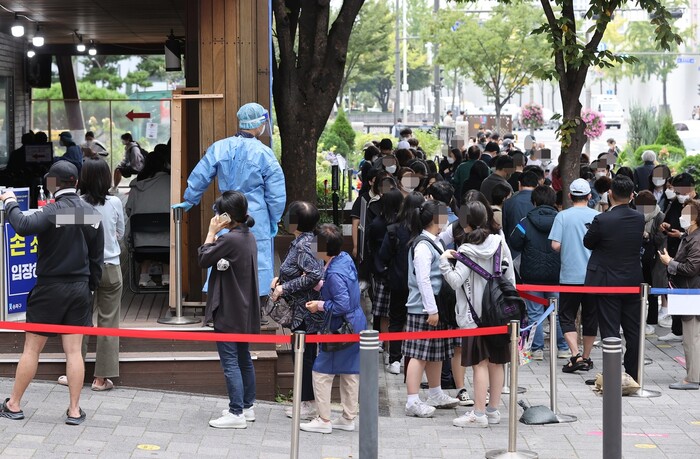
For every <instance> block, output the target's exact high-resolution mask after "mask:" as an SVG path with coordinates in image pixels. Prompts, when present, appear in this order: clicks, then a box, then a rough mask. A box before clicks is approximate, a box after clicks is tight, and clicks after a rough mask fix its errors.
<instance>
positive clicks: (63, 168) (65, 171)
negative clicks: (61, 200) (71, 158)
mask: <svg viewBox="0 0 700 459" xmlns="http://www.w3.org/2000/svg"><path fill="white" fill-rule="evenodd" d="M46 176H47V177H55V178H57V179H58V181H59V182H64V183H75V182H76V181H77V180H78V168H77V167H75V165H74V164H72V163H70V162H68V161H67V160H58V161H56V162H55V163H53V164H52V165H51V168H50V169H49V172H48V174H46Z"/></svg>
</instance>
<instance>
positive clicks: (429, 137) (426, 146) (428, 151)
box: [413, 129, 442, 159]
mask: <svg viewBox="0 0 700 459" xmlns="http://www.w3.org/2000/svg"><path fill="white" fill-rule="evenodd" d="M413 137H415V138H416V139H418V146H419V147H421V148H422V149H423V151H424V152H425V157H426V159H433V158H434V157H435V155H438V156H440V155H442V141H441V140H440V139H439V138H438V136H437V135H435V134H433V133H429V132H425V131H421V130H420V129H413Z"/></svg>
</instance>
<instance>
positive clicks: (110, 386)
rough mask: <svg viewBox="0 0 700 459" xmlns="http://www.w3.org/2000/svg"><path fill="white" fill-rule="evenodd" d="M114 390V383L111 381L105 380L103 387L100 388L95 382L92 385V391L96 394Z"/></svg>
mask: <svg viewBox="0 0 700 459" xmlns="http://www.w3.org/2000/svg"><path fill="white" fill-rule="evenodd" d="M113 388H114V383H113V382H112V380H111V379H105V383H104V384H103V385H101V386H98V385H97V384H95V383H94V382H93V383H92V390H94V391H96V392H102V391H106V390H111V389H113Z"/></svg>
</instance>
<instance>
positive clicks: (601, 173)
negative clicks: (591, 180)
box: [595, 172, 607, 179]
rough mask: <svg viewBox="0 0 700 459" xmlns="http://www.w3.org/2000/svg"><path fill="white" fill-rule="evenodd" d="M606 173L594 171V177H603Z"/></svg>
mask: <svg viewBox="0 0 700 459" xmlns="http://www.w3.org/2000/svg"><path fill="white" fill-rule="evenodd" d="M606 175H607V174H606V173H605V172H596V173H595V178H597V179H599V178H601V177H605V176H606Z"/></svg>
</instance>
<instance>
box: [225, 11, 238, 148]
mask: <svg viewBox="0 0 700 459" xmlns="http://www.w3.org/2000/svg"><path fill="white" fill-rule="evenodd" d="M225 3H226V8H225V15H226V18H230V19H229V21H228V22H227V23H226V53H225V54H226V98H225V99H224V104H225V105H226V113H227V115H228V116H227V117H226V132H227V133H228V135H231V133H235V132H236V131H237V130H238V118H236V113H237V112H238V108H239V107H240V105H241V99H240V91H239V90H240V88H239V84H240V80H239V78H238V65H239V64H238V55H239V53H238V47H237V46H238V42H239V41H240V37H239V30H240V29H239V25H238V20H237V19H238V17H239V16H240V14H239V10H240V7H241V5H240V2H239V1H238V0H226V1H225Z"/></svg>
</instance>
